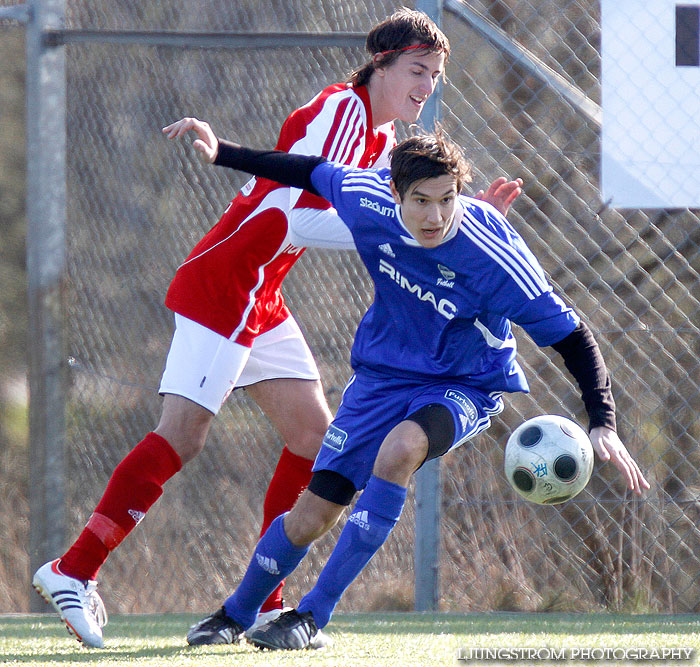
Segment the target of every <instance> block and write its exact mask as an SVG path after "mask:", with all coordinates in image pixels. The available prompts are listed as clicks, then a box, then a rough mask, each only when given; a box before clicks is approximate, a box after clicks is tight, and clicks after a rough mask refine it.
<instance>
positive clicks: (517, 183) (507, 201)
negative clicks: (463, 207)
mask: <svg viewBox="0 0 700 667" xmlns="http://www.w3.org/2000/svg"><path fill="white" fill-rule="evenodd" d="M522 185H523V179H522V178H516V179H515V180H514V181H509V180H508V179H507V178H504V177H503V176H501V177H500V178H497V179H496V180H495V181H494V182H493V183H491V185H489V188H488V190H486V192H484V191H483V190H479V192H477V193H476V194H475V195H474V198H475V199H481V200H482V201H485V202H486V203H487V204H491V206H493V207H494V208H496V209H498V210H499V211H500V212H501V213H503V215H508V210H509V209H510V206H511V204H512V203H513V202H514V201H515V200H516V199H517V198H518V197H519V196H520V193H522V191H523V190H522Z"/></svg>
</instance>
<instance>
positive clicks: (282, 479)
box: [246, 378, 332, 641]
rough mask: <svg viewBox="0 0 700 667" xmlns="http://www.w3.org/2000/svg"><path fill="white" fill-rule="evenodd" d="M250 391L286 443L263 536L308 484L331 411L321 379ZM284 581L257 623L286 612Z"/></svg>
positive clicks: (283, 381)
mask: <svg viewBox="0 0 700 667" xmlns="http://www.w3.org/2000/svg"><path fill="white" fill-rule="evenodd" d="M246 390H247V391H248V393H249V394H250V396H251V398H253V400H254V401H255V402H256V403H257V404H258V406H259V407H260V409H261V410H262V411H263V412H264V413H265V416H266V417H267V418H268V419H269V420H270V422H271V423H272V425H273V426H275V428H277V430H278V431H279V433H280V435H281V436H282V438H283V440H284V442H285V443H286V445H285V447H284V449H283V450H282V454H281V456H280V459H279V461H278V463H277V466H276V468H275V472H274V474H273V476H272V479H271V481H270V485H269V486H268V490H267V493H266V495H265V502H264V505H263V522H262V527H261V530H260V535H261V536H262V535H263V534H264V533H265V531H266V530H267V529H268V527H269V525H270V523H272V521H273V520H274V519H275V518H276V517H278V516H279V515H280V514H283V513H284V512H287V511H289V510H290V509H291V508H292V507H293V506H294V503H295V502H296V500H297V498H299V495H300V494H301V493H302V492H303V491H304V489H305V488H306V486H307V485H308V483H309V480H310V479H311V466H312V465H313V461H314V459H315V458H316V454H317V453H318V450H319V448H320V447H321V442H322V440H323V436H324V434H325V432H326V430H327V428H328V425H329V424H330V422H331V419H332V415H331V411H330V409H329V408H328V404H327V403H326V398H325V396H324V394H323V387H322V386H321V382H320V381H318V380H300V379H295V378H278V379H272V380H264V381H262V382H258V383H256V384H253V385H249V386H247V387H246ZM283 586H284V581H283V582H282V583H281V584H280V585H279V586H278V587H277V589H275V591H274V592H273V593H272V595H270V597H269V598H268V599H267V600H266V601H265V603H264V604H263V606H262V608H261V612H260V615H259V617H258V620H257V621H256V626H257V625H260V624H262V623H265V622H267V621H270V620H273V619H274V618H275V617H276V616H277V615H278V614H279V613H280V612H281V611H282V609H283V607H284V601H283V598H282V589H283ZM254 629H255V628H253V630H254ZM320 638H322V635H319V641H320Z"/></svg>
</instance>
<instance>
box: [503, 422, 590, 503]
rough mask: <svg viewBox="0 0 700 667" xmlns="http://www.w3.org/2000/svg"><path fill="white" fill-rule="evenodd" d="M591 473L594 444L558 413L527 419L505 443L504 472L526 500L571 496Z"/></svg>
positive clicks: (545, 500)
mask: <svg viewBox="0 0 700 667" xmlns="http://www.w3.org/2000/svg"><path fill="white" fill-rule="evenodd" d="M592 472H593V446H592V445H591V441H590V439H589V438H588V434H587V433H586V432H585V431H584V430H583V429H582V428H581V427H580V426H579V425H578V424H577V423H576V422H573V421H571V420H570V419H567V418H566V417H559V416H558V415H541V416H540V417H534V418H532V419H528V420H527V421H526V422H523V423H522V424H520V426H518V428H516V429H515V431H513V433H511V435H510V437H509V438H508V442H507V443H506V451H505V473H506V477H507V478H508V481H509V482H510V485H511V486H512V487H513V488H514V489H515V490H516V491H517V492H518V493H519V494H520V495H521V496H522V497H523V498H525V499H526V500H529V501H531V502H533V503H538V504H539V505H556V504H558V503H563V502H565V501H567V500H569V499H570V498H573V497H574V496H575V495H576V494H577V493H579V492H580V491H582V490H583V488H584V487H585V486H586V484H588V480H589V479H590V478H591V473H592Z"/></svg>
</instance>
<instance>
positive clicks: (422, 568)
mask: <svg viewBox="0 0 700 667" xmlns="http://www.w3.org/2000/svg"><path fill="white" fill-rule="evenodd" d="M416 9H419V10H420V11H422V12H425V13H426V14H427V15H428V16H430V18H432V19H433V21H435V23H437V25H438V26H439V25H440V24H441V18H442V0H418V1H417V2H416ZM441 102H442V86H441V84H440V83H438V86H437V88H436V89H435V92H434V93H433V95H431V97H430V99H429V100H428V101H427V102H426V104H425V107H424V108H423V112H422V113H421V118H420V122H421V125H422V126H423V127H424V128H425V129H426V130H432V129H433V126H434V124H435V122H436V121H439V120H440V104H441ZM440 489H441V485H440V459H434V460H432V461H428V463H426V464H425V465H424V466H423V467H422V468H421V469H420V470H419V471H418V472H417V473H416V536H415V540H416V543H415V557H414V570H415V577H416V593H415V608H416V611H437V609H438V601H439V597H438V593H439V585H440V581H439V574H440V573H439V566H440V502H441V493H440Z"/></svg>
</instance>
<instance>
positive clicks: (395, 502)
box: [298, 475, 406, 628]
mask: <svg viewBox="0 0 700 667" xmlns="http://www.w3.org/2000/svg"><path fill="white" fill-rule="evenodd" d="M405 501H406V489H405V488H404V487H403V486H399V485H398V484H394V483H393V482H387V481H386V480H384V479H380V478H379V477H375V476H374V475H372V477H370V479H369V482H367V486H366V488H365V490H364V491H363V492H362V495H361V496H360V499H359V500H358V501H357V504H356V505H355V508H354V509H353V511H352V514H351V515H350V516H349V517H348V520H347V523H346V524H345V527H344V528H343V531H342V532H341V533H340V537H339V538H338V543H337V544H336V545H335V549H333V553H332V554H331V555H330V558H329V559H328V562H327V563H326V565H325V567H324V568H323V570H322V571H321V574H320V575H319V577H318V581H317V582H316V585H315V586H314V587H313V588H312V589H311V591H309V593H307V594H306V595H305V596H304V597H303V598H302V600H301V602H300V603H299V606H298V610H299V611H300V612H306V611H310V612H311V613H312V614H313V617H314V621H315V623H316V625H317V626H318V627H319V628H323V627H325V626H326V625H327V623H328V621H329V620H330V618H331V614H332V613H333V610H334V609H335V606H336V604H338V601H339V600H340V598H341V596H342V595H343V593H344V592H345V589H346V588H347V587H348V586H349V585H350V584H351V583H352V582H353V581H354V580H355V578H356V577H357V575H358V574H360V572H361V571H362V569H363V568H364V567H365V565H367V563H369V561H370V560H371V559H372V556H374V554H375V553H377V551H378V550H379V547H381V546H382V544H384V542H385V541H386V538H387V537H389V533H390V532H391V530H392V528H393V527H394V526H395V525H396V522H397V521H398V520H399V517H400V516H401V510H402V509H403V505H404V502H405Z"/></svg>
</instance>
